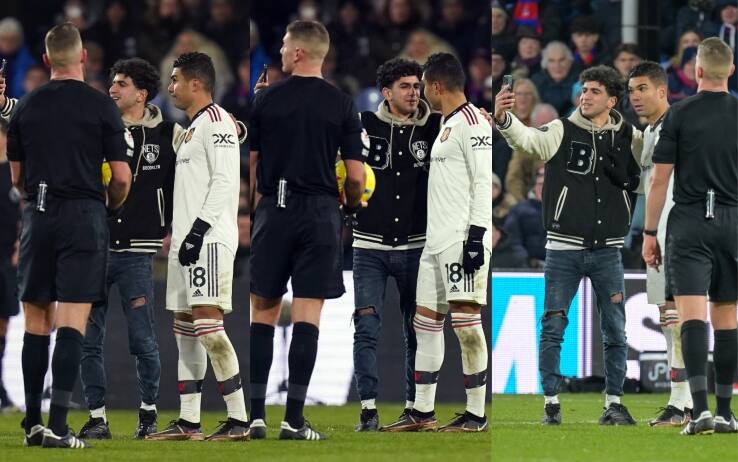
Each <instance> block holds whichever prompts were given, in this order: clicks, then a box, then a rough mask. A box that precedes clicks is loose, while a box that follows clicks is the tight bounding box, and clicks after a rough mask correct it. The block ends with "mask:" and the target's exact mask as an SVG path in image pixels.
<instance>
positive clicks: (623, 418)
mask: <svg viewBox="0 0 738 462" xmlns="http://www.w3.org/2000/svg"><path fill="white" fill-rule="evenodd" d="M635 424H636V421H635V419H633V417H631V415H630V413H629V412H628V408H627V407H625V406H623V405H622V404H620V403H612V404H610V406H608V407H607V408H606V409H605V412H603V413H602V416H600V425H635Z"/></svg>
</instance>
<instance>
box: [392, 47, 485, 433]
mask: <svg viewBox="0 0 738 462" xmlns="http://www.w3.org/2000/svg"><path fill="white" fill-rule="evenodd" d="M464 80H465V75H464V70H463V68H462V66H461V63H460V62H459V61H458V60H457V59H456V58H455V57H454V56H453V55H451V54H448V53H437V54H434V55H432V56H431V57H429V58H428V62H427V63H426V64H425V67H424V72H423V83H424V85H425V96H426V98H427V99H428V102H429V103H430V106H431V107H432V108H433V109H434V110H438V111H440V112H441V113H442V114H443V119H442V123H441V127H440V131H439V134H438V136H437V138H436V139H435V141H434V142H433V148H432V150H431V153H430V163H431V166H430V175H429V178H428V224H427V227H426V242H425V247H424V248H423V252H422V254H421V257H420V263H419V268H418V282H417V288H416V300H417V302H416V304H417V306H416V309H415V316H414V318H413V328H414V329H415V335H416V337H417V342H418V346H417V352H416V354H415V402H414V403H413V409H412V410H411V411H410V412H409V413H407V414H404V415H402V416H401V417H400V418H399V419H398V420H397V421H396V422H394V423H392V424H390V425H388V426H386V427H383V430H385V431H427V430H434V429H436V427H437V426H438V420H437V419H436V415H435V411H434V407H435V394H436V385H437V382H438V373H439V370H440V369H441V364H442V363H443V356H444V337H443V324H444V319H445V318H446V315H447V314H448V313H449V312H450V313H451V325H452V327H453V329H454V332H455V333H456V336H457V337H458V338H459V344H460V346H461V362H462V366H463V383H464V386H465V388H466V395H467V402H466V410H465V412H463V413H461V414H458V417H457V418H456V419H454V420H453V421H451V422H450V423H448V424H446V425H444V426H442V427H440V431H449V432H480V431H486V430H487V429H488V424H487V418H486V416H485V410H484V402H485V396H486V385H487V358H488V353H487V341H486V339H485V335H484V330H483V329H482V315H481V310H482V307H483V306H485V305H486V304H487V284H488V283H489V277H488V276H489V262H490V254H491V252H492V239H491V233H489V232H487V231H488V230H489V229H490V228H491V227H492V201H491V196H490V193H491V191H492V129H491V127H490V126H489V124H488V123H487V121H486V120H485V119H484V116H483V114H482V113H481V112H480V111H479V109H478V108H476V107H474V105H472V104H470V103H469V102H468V101H467V100H466V97H465V96H464V91H463V89H464ZM459 382H461V381H459ZM457 383H458V382H457Z"/></svg>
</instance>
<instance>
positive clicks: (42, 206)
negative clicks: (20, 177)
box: [36, 181, 48, 213]
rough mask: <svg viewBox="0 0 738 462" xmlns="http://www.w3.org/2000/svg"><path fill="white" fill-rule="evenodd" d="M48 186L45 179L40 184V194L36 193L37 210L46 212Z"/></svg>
mask: <svg viewBox="0 0 738 462" xmlns="http://www.w3.org/2000/svg"><path fill="white" fill-rule="evenodd" d="M47 188H48V187H47V186H46V182H45V181H41V182H40V183H39V184H38V194H37V195H36V211H38V212H41V213H44V212H45V211H46V189H47Z"/></svg>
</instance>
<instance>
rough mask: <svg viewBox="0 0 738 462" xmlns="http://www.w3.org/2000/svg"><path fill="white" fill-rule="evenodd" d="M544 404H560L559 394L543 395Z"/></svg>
mask: <svg viewBox="0 0 738 462" xmlns="http://www.w3.org/2000/svg"><path fill="white" fill-rule="evenodd" d="M543 404H544V405H546V404H559V395H553V396H546V395H543Z"/></svg>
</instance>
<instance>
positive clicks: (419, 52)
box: [398, 29, 456, 65]
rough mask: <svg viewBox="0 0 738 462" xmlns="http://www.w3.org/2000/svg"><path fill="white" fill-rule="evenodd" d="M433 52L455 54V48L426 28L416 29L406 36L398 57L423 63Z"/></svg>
mask: <svg viewBox="0 0 738 462" xmlns="http://www.w3.org/2000/svg"><path fill="white" fill-rule="evenodd" d="M434 53H451V54H453V55H456V50H454V49H453V47H451V45H449V44H448V43H446V42H445V41H444V40H442V39H441V38H440V37H438V36H436V35H434V34H432V33H430V32H428V31H427V30H426V29H417V30H414V31H413V32H411V33H410V35H409V36H408V39H407V44H406V45H405V47H404V48H403V50H402V52H401V53H400V54H399V56H398V58H403V59H411V60H413V61H415V62H417V63H418V64H421V65H423V64H425V62H426V61H427V60H428V56H430V55H432V54H434Z"/></svg>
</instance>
